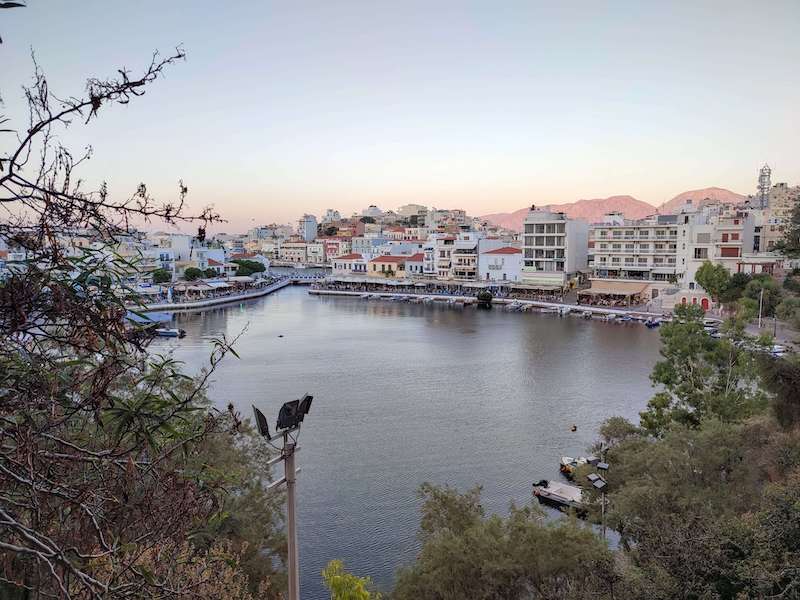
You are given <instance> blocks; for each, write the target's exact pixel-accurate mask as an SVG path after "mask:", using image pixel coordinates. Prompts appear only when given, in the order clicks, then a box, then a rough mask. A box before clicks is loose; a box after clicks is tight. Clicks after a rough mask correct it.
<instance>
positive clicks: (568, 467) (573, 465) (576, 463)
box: [558, 428, 589, 479]
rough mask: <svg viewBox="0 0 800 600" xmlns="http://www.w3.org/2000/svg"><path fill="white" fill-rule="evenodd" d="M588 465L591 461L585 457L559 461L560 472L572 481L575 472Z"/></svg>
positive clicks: (562, 458)
mask: <svg viewBox="0 0 800 600" xmlns="http://www.w3.org/2000/svg"><path fill="white" fill-rule="evenodd" d="M576 429H577V428H576ZM586 464H589V459H588V458H586V457H584V456H581V457H579V458H572V457H571V456H562V457H561V460H560V461H559V465H558V470H559V471H561V474H562V475H564V477H566V478H567V479H572V478H573V477H574V476H575V470H576V469H577V468H578V467H580V466H581V465H586Z"/></svg>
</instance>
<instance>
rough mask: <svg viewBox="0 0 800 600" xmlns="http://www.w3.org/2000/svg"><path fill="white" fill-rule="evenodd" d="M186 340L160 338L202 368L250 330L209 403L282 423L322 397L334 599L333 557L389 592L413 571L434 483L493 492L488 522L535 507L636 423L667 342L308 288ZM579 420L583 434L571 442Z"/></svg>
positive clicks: (315, 511) (318, 485) (303, 542)
mask: <svg viewBox="0 0 800 600" xmlns="http://www.w3.org/2000/svg"><path fill="white" fill-rule="evenodd" d="M174 326H176V327H180V328H183V329H185V330H186V332H187V335H186V337H185V338H183V339H180V340H177V339H160V340H157V341H156V342H155V344H154V346H153V350H154V351H158V352H163V351H165V350H168V349H169V350H172V351H173V352H174V356H175V357H176V358H178V359H180V360H183V361H184V362H185V363H186V367H187V370H188V371H190V372H193V371H194V372H196V371H198V370H199V369H201V368H202V367H203V366H204V365H206V364H207V361H208V356H209V354H210V352H211V340H212V339H213V338H216V337H219V336H221V335H223V334H225V335H227V336H228V337H233V336H236V335H237V334H239V333H240V332H242V331H243V332H244V333H243V334H242V335H241V337H240V339H239V341H238V342H237V344H236V350H237V353H238V354H239V356H240V358H239V359H236V358H234V357H228V358H226V360H225V361H224V363H223V364H222V365H221V366H220V367H219V368H218V370H217V371H216V372H215V374H214V376H213V381H212V384H211V388H210V396H211V398H212V399H213V400H214V401H215V402H216V403H218V404H219V405H220V406H225V405H226V404H227V403H228V402H232V403H233V405H234V406H235V407H236V408H237V409H238V410H239V411H241V413H242V414H243V415H244V416H250V412H251V409H250V405H251V404H255V405H257V406H258V407H260V408H261V409H262V410H263V411H264V412H265V414H267V415H268V417H269V418H270V422H271V425H272V424H274V419H275V417H276V416H277V412H278V409H279V408H280V406H281V404H282V403H283V402H285V401H286V400H290V399H294V398H298V397H300V396H301V395H302V394H303V393H306V392H307V393H309V394H312V395H313V396H314V403H313V407H312V411H311V414H310V415H309V416H308V417H307V418H306V420H305V422H304V424H303V428H302V432H301V436H300V444H299V445H300V447H301V451H300V453H299V454H298V458H297V460H298V465H299V466H300V467H301V468H302V472H301V473H300V475H299V476H298V518H299V537H300V566H301V593H302V597H303V598H304V599H309V600H322V599H324V598H327V597H328V596H327V595H326V593H325V591H324V589H323V587H322V585H321V577H320V572H321V571H322V569H323V568H324V566H325V564H326V563H327V562H328V561H329V560H331V559H334V558H338V559H341V560H343V561H344V562H345V565H346V568H347V569H348V570H351V571H352V572H354V573H357V574H359V575H362V576H364V575H368V576H370V577H372V579H373V580H374V581H375V582H376V583H377V584H378V586H379V587H380V588H382V589H388V588H389V587H390V586H391V583H392V580H393V577H394V574H395V572H396V570H397V569H398V568H399V567H401V566H403V565H406V564H409V563H410V562H412V561H413V559H414V556H415V554H416V552H417V551H418V549H419V545H418V542H417V537H416V532H417V525H418V522H419V514H418V509H419V499H418V498H417V496H416V490H417V488H418V487H419V485H420V484H421V483H423V482H426V481H429V482H432V483H436V484H448V485H451V486H455V487H458V488H459V489H466V488H468V487H471V486H474V485H476V484H479V485H481V486H483V505H484V507H485V508H486V510H487V511H488V512H499V513H504V512H506V511H507V509H508V506H509V503H510V502H512V501H514V502H516V503H517V504H522V503H526V502H530V501H531V483H532V482H534V481H538V480H540V479H544V478H557V477H558V459H559V457H560V456H561V455H564V454H566V455H572V456H574V455H580V454H583V453H584V452H585V450H586V448H587V447H588V446H589V445H590V444H591V443H592V442H593V441H594V440H595V438H596V434H597V429H598V427H599V425H600V424H601V423H602V421H603V420H604V419H606V418H608V417H610V416H613V415H623V416H626V417H630V418H634V419H635V418H636V417H637V415H638V412H639V411H640V410H642V409H643V408H644V406H645V404H646V403H647V400H648V399H649V397H650V396H651V395H652V391H653V390H652V387H651V385H650V381H649V378H648V376H649V373H650V371H651V369H652V367H653V365H654V363H655V362H656V360H658V350H659V340H658V332H657V330H656V331H652V330H648V329H647V328H646V327H644V326H643V325H641V324H637V323H632V324H615V323H606V322H600V321H594V320H585V319H581V318H577V317H559V316H557V315H553V314H549V315H545V314H533V313H509V312H505V311H503V310H500V309H498V308H495V309H493V310H476V309H475V308H456V307H453V306H447V305H438V304H430V305H428V304H409V303H402V302H392V301H388V300H363V299H361V298H358V297H333V296H329V297H317V296H311V295H309V294H308V293H307V289H306V287H299V286H298V287H290V288H286V289H284V290H280V291H278V292H276V293H274V294H272V295H270V296H267V297H264V298H260V299H257V300H251V301H248V302H243V303H241V304H233V305H228V306H224V307H218V308H213V309H207V310H203V311H195V312H186V313H181V314H178V315H177V316H176V324H175V325H174ZM573 425H574V426H575V431H573Z"/></svg>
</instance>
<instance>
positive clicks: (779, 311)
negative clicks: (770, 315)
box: [775, 298, 800, 329]
mask: <svg viewBox="0 0 800 600" xmlns="http://www.w3.org/2000/svg"><path fill="white" fill-rule="evenodd" d="M775 314H776V315H777V317H778V318H779V319H780V320H781V321H786V322H787V323H790V324H791V325H792V326H793V327H796V328H798V329H800V298H784V299H783V300H782V301H781V303H780V304H778V306H777V308H776V309H775Z"/></svg>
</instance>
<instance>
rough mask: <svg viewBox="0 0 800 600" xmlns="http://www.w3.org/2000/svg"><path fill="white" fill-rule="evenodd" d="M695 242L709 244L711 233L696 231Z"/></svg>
mask: <svg viewBox="0 0 800 600" xmlns="http://www.w3.org/2000/svg"><path fill="white" fill-rule="evenodd" d="M697 243H698V244H710V243H711V234H710V233H698V234H697Z"/></svg>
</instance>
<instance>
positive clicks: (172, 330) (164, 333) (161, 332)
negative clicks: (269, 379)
mask: <svg viewBox="0 0 800 600" xmlns="http://www.w3.org/2000/svg"><path fill="white" fill-rule="evenodd" d="M155 333H156V335H157V336H159V337H176V338H182V337H184V336H185V335H186V331H184V330H183V329H178V328H176V327H157V328H156V329H155Z"/></svg>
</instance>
